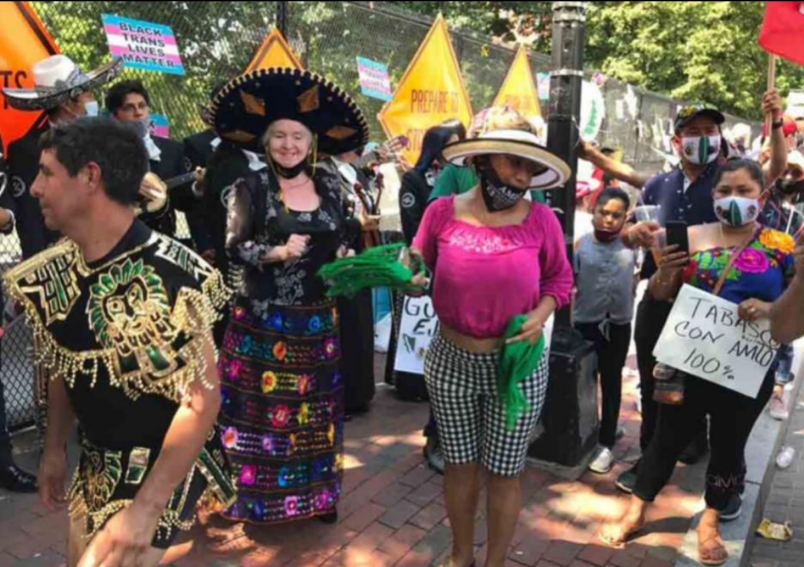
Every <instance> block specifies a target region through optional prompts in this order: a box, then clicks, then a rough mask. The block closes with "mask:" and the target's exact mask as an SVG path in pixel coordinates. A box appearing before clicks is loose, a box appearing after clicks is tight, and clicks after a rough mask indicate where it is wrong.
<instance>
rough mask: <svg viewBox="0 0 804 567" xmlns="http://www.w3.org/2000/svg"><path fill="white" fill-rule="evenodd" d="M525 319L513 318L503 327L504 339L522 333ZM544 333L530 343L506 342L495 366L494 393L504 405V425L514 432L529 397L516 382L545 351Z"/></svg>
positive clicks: (532, 370)
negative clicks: (537, 339) (495, 383)
mask: <svg viewBox="0 0 804 567" xmlns="http://www.w3.org/2000/svg"><path fill="white" fill-rule="evenodd" d="M527 320H528V318H527V316H525V315H517V316H516V317H512V318H511V320H510V321H509V322H508V327H507V328H506V329H505V340H506V341H507V340H508V339H511V338H513V337H515V336H517V335H519V334H520V333H521V332H522V326H523V325H524V324H525V322H526V321H527ZM544 349H545V339H544V334H542V336H541V337H539V341H538V342H537V343H536V344H535V345H532V344H530V343H529V342H528V341H519V342H518V343H513V344H510V345H509V344H505V345H504V346H503V349H502V352H500V360H499V363H498V366H497V395H498V396H499V397H500V399H501V400H502V401H503V405H504V407H505V428H506V429H507V430H508V431H513V430H514V429H515V428H516V422H517V420H518V419H519V416H520V415H522V413H524V412H525V411H527V410H528V407H529V406H528V400H526V399H525V395H524V394H523V393H522V389H521V388H520V387H519V383H520V382H522V381H523V380H525V379H526V378H528V377H529V376H530V375H531V374H533V372H534V371H535V370H536V368H537V367H538V366H539V362H540V361H541V359H542V354H544Z"/></svg>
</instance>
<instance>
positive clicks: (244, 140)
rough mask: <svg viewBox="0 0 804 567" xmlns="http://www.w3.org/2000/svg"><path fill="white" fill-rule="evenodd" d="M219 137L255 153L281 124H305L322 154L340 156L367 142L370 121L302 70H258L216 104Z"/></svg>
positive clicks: (242, 78) (243, 77)
mask: <svg viewBox="0 0 804 567" xmlns="http://www.w3.org/2000/svg"><path fill="white" fill-rule="evenodd" d="M211 111H212V114H213V121H214V128H215V131H216V132H217V133H218V135H219V136H220V137H221V138H222V139H224V140H228V141H230V142H233V143H234V144H236V145H238V146H240V147H242V148H244V149H246V150H251V151H257V152H260V151H262V150H263V148H262V144H261V138H262V136H263V134H265V131H266V130H267V129H268V126H270V125H271V124H272V123H273V122H275V121H277V120H281V119H287V120H295V121H296V122H301V123H302V124H304V125H305V126H306V127H307V128H308V129H309V130H310V131H311V132H312V133H313V134H315V135H316V138H317V144H318V151H319V152H321V153H325V154H328V155H340V154H342V153H346V152H349V151H352V150H355V149H357V148H359V147H361V146H363V145H365V144H366V143H367V142H368V138H369V129H368V123H367V122H366V118H365V117H364V116H363V113H362V112H361V111H360V109H359V108H358V107H357V104H356V103H355V102H354V101H353V100H352V98H351V97H350V96H349V95H348V94H346V92H345V91H343V90H342V89H341V88H340V87H337V86H336V85H334V84H332V83H331V82H330V81H328V80H326V79H325V78H324V77H322V76H321V75H316V74H314V73H310V72H309V71H301V70H299V69H289V68H276V67H272V68H269V69H257V70H254V71H252V72H250V73H246V74H245V75H241V76H240V77H237V78H236V79H234V80H232V81H231V82H229V83H228V84H227V85H226V86H225V87H223V88H222V89H221V90H220V91H219V92H218V94H217V95H216V96H215V97H214V98H213V99H212V107H211Z"/></svg>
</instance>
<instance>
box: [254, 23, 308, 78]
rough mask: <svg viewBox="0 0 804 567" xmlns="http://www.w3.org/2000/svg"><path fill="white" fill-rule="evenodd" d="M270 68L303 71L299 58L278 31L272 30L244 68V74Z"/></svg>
mask: <svg viewBox="0 0 804 567" xmlns="http://www.w3.org/2000/svg"><path fill="white" fill-rule="evenodd" d="M270 67H290V68H291V69H304V67H302V64H301V62H300V61H299V58H298V57H296V54H295V53H293V50H292V49H291V48H290V45H288V42H287V41H285V38H284V37H282V34H281V33H280V32H279V30H278V29H276V28H274V29H272V30H271V32H270V33H269V34H268V35H267V36H266V37H265V41H263V42H262V45H261V46H260V48H259V49H258V50H257V53H256V54H255V55H254V57H253V58H252V60H251V63H249V64H248V67H246V73H248V72H250V71H254V70H255V69H268V68H270Z"/></svg>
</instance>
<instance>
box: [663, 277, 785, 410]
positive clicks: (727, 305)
mask: <svg viewBox="0 0 804 567" xmlns="http://www.w3.org/2000/svg"><path fill="white" fill-rule="evenodd" d="M737 309H738V306H737V305H735V304H734V303H731V302H729V301H726V300H724V299H721V298H719V297H716V296H714V295H712V294H709V293H706V292H704V291H701V290H699V289H696V288H694V287H692V286H689V285H685V286H684V287H683V288H681V292H680V293H679V295H678V297H677V298H676V301H675V304H674V305H673V310H672V312H671V313H670V318H669V319H668V320H667V324H666V325H665V327H664V330H663V331H662V335H661V337H660V338H659V342H658V344H657V345H656V349H655V350H654V351H653V355H654V356H655V357H656V360H658V361H659V362H661V363H663V364H666V365H668V366H670V367H672V368H676V369H678V370H681V371H683V372H686V373H688V374H691V375H693V376H697V377H698V378H702V379H704V380H708V381H709V382H713V383H715V384H718V385H720V386H723V387H724V388H728V389H730V390H734V391H735V392H739V393H741V394H743V395H745V396H748V397H750V398H756V397H757V394H758V393H759V388H760V386H761V385H762V382H763V380H764V378H765V375H766V374H767V372H768V369H769V368H770V365H771V363H772V362H773V360H774V358H775V357H776V352H777V350H778V349H779V344H778V343H777V342H776V341H774V340H773V339H772V338H771V333H770V321H768V320H760V321H756V322H754V323H749V322H746V321H743V320H742V319H740V318H739V317H738V315H737Z"/></svg>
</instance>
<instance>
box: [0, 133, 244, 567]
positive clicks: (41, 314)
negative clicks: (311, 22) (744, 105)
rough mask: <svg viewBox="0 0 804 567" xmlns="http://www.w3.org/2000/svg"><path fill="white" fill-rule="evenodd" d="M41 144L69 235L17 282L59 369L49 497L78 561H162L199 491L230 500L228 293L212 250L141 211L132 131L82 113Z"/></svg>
mask: <svg viewBox="0 0 804 567" xmlns="http://www.w3.org/2000/svg"><path fill="white" fill-rule="evenodd" d="M40 148H41V150H42V155H41V158H40V165H39V175H38V177H37V178H36V181H35V182H34V183H33V185H32V187H31V193H32V195H33V197H34V198H36V199H37V200H38V202H39V205H40V206H41V209H42V213H43V217H44V221H45V224H46V225H47V227H48V229H50V230H56V231H58V232H59V233H61V234H62V235H64V238H63V239H62V240H61V241H60V242H58V243H57V244H56V245H54V246H53V247H51V248H49V249H47V250H45V251H44V252H42V253H40V254H38V255H36V256H34V257H33V258H31V259H29V260H27V261H26V262H24V263H23V264H21V265H20V266H18V267H16V268H14V269H13V270H11V271H9V272H8V273H7V275H6V276H5V284H6V287H7V289H8V291H9V293H10V294H11V296H12V297H13V298H14V299H15V300H17V301H19V302H20V303H21V304H22V305H23V306H24V308H25V312H26V315H27V317H28V319H29V323H30V325H31V328H32V330H33V334H34V338H35V340H36V341H37V344H38V345H39V347H40V348H39V349H38V351H37V353H36V361H35V362H36V364H37V365H38V366H39V368H40V369H41V370H42V371H43V372H45V373H47V375H48V376H49V378H50V383H49V404H48V427H47V433H46V438H45V450H44V455H43V458H42V464H41V467H40V473H39V485H40V487H39V493H40V497H41V499H42V501H43V503H44V504H45V506H47V507H48V508H51V509H54V508H58V507H59V506H60V505H61V504H63V503H68V504H69V512H70V538H69V552H68V555H69V557H68V564H69V565H70V566H71V567H72V566H75V565H80V566H81V567H94V566H96V565H108V566H111V565H114V566H119V565H137V566H140V567H150V566H155V565H157V564H158V563H159V560H160V559H161V558H162V556H163V555H164V551H165V549H167V548H168V547H169V546H170V545H171V544H172V542H173V541H174V539H175V538H176V536H177V535H178V532H179V531H180V530H187V529H189V528H190V526H191V525H192V523H193V520H194V518H195V511H196V505H197V503H198V502H199V501H200V500H201V499H202V498H204V499H205V500H204V501H205V502H207V501H210V500H218V501H219V502H220V504H221V505H222V506H226V505H228V504H230V503H231V501H232V498H233V496H234V490H233V487H232V484H231V476H230V472H229V468H228V465H227V463H226V459H225V455H224V453H223V450H222V446H221V444H220V436H219V434H218V432H217V429H216V427H215V421H216V417H217V414H218V409H219V405H220V389H219V383H218V376H217V372H216V368H215V356H216V353H215V349H214V345H213V341H212V334H211V328H212V326H213V324H214V322H215V321H216V319H217V316H218V313H217V311H218V310H219V309H221V308H222V307H223V306H224V304H225V303H226V301H227V299H228V296H229V293H228V290H227V289H226V287H225V285H224V284H223V280H222V278H221V276H220V274H219V273H218V272H217V271H215V270H213V269H212V268H211V267H210V266H209V265H208V264H207V263H206V262H205V261H204V260H203V259H202V258H201V257H200V256H198V255H196V254H195V253H193V252H191V251H190V250H189V249H187V248H185V247H183V246H182V245H180V244H178V243H176V242H174V241H173V240H171V239H169V238H167V237H165V236H163V235H160V234H158V233H155V232H153V231H151V229H149V228H148V227H147V226H146V225H145V224H143V223H142V222H141V221H139V220H137V219H136V216H135V214H136V213H135V206H136V204H137V200H138V194H139V190H140V183H141V181H142V179H143V176H144V175H145V173H146V172H147V170H148V154H147V153H146V150H145V147H144V145H143V142H142V140H141V139H140V138H139V137H138V136H137V135H136V133H135V132H134V131H133V130H132V129H130V128H128V127H126V126H123V125H121V124H118V123H114V122H113V121H109V120H102V119H97V118H82V119H79V120H77V121H75V122H73V123H71V124H69V125H64V126H54V127H51V129H50V131H48V132H47V133H46V134H45V135H44V136H43V138H42V140H41V141H40ZM120 156H125V159H120ZM75 422H77V424H78V429H79V438H80V442H81V456H80V461H79V465H78V470H77V472H76V474H75V477H74V479H73V482H72V485H71V487H70V489H69V492H68V494H67V495H65V494H64V486H65V484H64V483H65V475H66V471H67V462H66V456H65V446H66V444H67V441H68V439H69V437H70V431H71V429H72V425H73V423H75Z"/></svg>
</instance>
